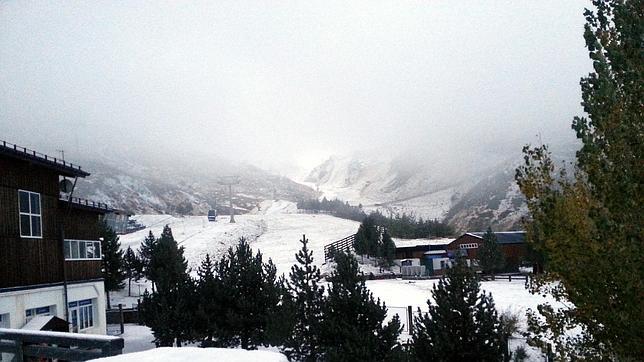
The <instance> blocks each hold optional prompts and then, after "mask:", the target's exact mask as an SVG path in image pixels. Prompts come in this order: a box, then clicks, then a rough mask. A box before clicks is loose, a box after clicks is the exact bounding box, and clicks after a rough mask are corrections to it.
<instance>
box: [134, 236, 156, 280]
mask: <svg viewBox="0 0 644 362" xmlns="http://www.w3.org/2000/svg"><path fill="white" fill-rule="evenodd" d="M156 242H157V239H156V238H155V237H154V234H152V230H150V232H149V233H148V236H146V237H145V239H144V240H143V242H141V246H140V247H139V251H138V254H139V260H140V261H141V266H142V268H143V276H144V277H145V278H146V279H148V280H150V281H151V280H152V279H151V278H150V259H152V251H153V250H154V247H155V245H156ZM152 287H153V288H154V284H152Z"/></svg>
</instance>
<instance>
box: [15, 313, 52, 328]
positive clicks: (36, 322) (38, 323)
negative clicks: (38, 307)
mask: <svg viewBox="0 0 644 362" xmlns="http://www.w3.org/2000/svg"><path fill="white" fill-rule="evenodd" d="M53 318H54V316H53V315H38V316H35V317H33V318H32V319H31V320H30V321H29V323H27V324H25V325H24V326H23V327H22V328H21V329H28V330H32V331H40V330H42V329H43V327H45V325H47V323H49V321H50V320H52V319H53Z"/></svg>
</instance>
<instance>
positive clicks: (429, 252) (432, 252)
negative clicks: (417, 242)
mask: <svg viewBox="0 0 644 362" xmlns="http://www.w3.org/2000/svg"><path fill="white" fill-rule="evenodd" d="M441 254H447V251H446V250H430V251H426V252H424V253H423V255H441Z"/></svg>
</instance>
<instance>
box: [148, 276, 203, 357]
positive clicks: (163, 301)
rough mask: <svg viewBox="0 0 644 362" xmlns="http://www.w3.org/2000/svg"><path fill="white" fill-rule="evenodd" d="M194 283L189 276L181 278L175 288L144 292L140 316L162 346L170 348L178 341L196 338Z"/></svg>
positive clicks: (179, 344) (156, 341)
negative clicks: (194, 336)
mask: <svg viewBox="0 0 644 362" xmlns="http://www.w3.org/2000/svg"><path fill="white" fill-rule="evenodd" d="M195 295H196V292H195V286H194V282H193V280H192V279H190V278H185V279H183V280H180V281H179V282H178V283H177V284H176V285H175V286H174V287H173V288H171V289H168V290H165V291H163V292H160V291H155V292H153V293H149V292H148V291H147V290H146V291H145V293H144V295H143V301H142V303H141V316H142V317H143V322H144V324H145V325H146V326H148V327H150V329H151V330H152V334H153V335H154V342H155V344H156V345H157V346H159V347H169V346H172V345H173V344H174V343H175V342H176V344H177V345H178V346H181V344H182V343H183V342H186V341H191V340H193V332H194V328H193V325H194V320H195V318H194V310H195V309H196V302H195V299H196V297H195Z"/></svg>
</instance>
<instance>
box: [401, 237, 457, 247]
mask: <svg viewBox="0 0 644 362" xmlns="http://www.w3.org/2000/svg"><path fill="white" fill-rule="evenodd" d="M393 239H394V244H396V247H397V248H412V247H414V246H426V245H447V244H449V243H451V242H452V241H454V239H452V238H441V239H399V238H393Z"/></svg>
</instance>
